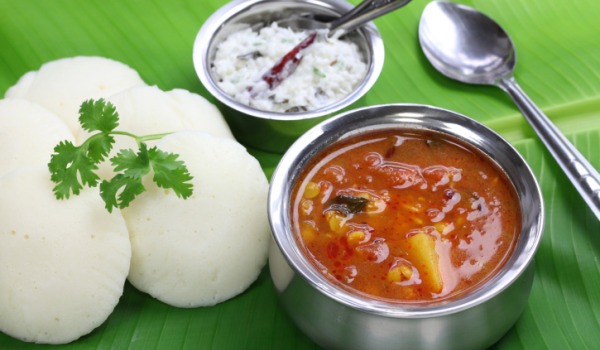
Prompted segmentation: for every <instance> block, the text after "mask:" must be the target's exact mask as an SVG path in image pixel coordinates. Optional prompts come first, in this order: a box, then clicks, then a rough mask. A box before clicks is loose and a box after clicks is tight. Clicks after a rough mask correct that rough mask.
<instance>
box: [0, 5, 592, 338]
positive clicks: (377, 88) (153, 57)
mask: <svg viewBox="0 0 600 350" xmlns="http://www.w3.org/2000/svg"><path fill="white" fill-rule="evenodd" d="M226 2H227V1H225V0H144V1H142V0H85V1H83V0H80V1H75V0H0V96H3V94H4V92H5V91H6V90H7V89H8V88H9V87H10V86H12V85H13V84H15V83H16V81H17V80H18V78H19V77H20V76H21V75H23V74H24V73H26V72H27V71H30V70H37V69H38V68H39V67H40V66H41V65H42V64H43V63H45V62H48V61H51V60H55V59H58V58H62V57H69V56H79V55H95V56H104V57H109V58H112V59H115V60H118V61H121V62H124V63H126V64H127V65H129V66H131V67H132V68H134V69H136V70H137V71H138V72H139V73H140V75H141V76H142V78H143V79H144V80H145V81H146V82H147V83H148V84H150V85H157V86H158V87H159V88H161V89H163V90H170V89H173V88H183V89H188V90H190V91H193V92H196V93H198V94H200V95H202V96H204V97H206V98H207V99H209V100H210V101H212V102H215V103H216V100H215V99H214V98H213V97H212V96H211V95H210V94H209V93H208V92H207V90H206V89H205V88H204V87H203V86H202V84H201V83H200V81H199V80H198V78H197V75H196V73H195V71H194V67H193V64H192V49H193V42H194V39H195V37H196V34H197V32H198V30H199V29H200V27H201V25H202V24H203V22H204V21H205V20H206V19H207V18H208V17H209V16H210V15H211V14H212V13H213V12H214V11H216V10H217V9H218V8H219V7H221V6H223V5H224V4H225V3H226ZM352 2H353V3H355V4H356V3H357V2H358V1H352ZM458 2H461V3H464V4H466V5H469V6H472V7H475V8H477V9H479V10H481V11H483V12H484V13H486V14H487V15H489V16H490V17H492V18H494V19H495V20H497V21H498V22H499V23H500V24H501V25H502V26H503V27H504V28H505V29H506V31H507V32H508V33H509V34H510V36H511V37H512V39H513V42H514V44H515V46H516V49H517V68H516V71H515V76H516V79H517V81H518V82H519V83H520V84H521V86H522V88H523V90H525V91H526V92H527V93H528V95H529V96H530V97H531V98H532V99H533V100H534V101H535V102H536V104H537V105H538V106H539V107H540V108H541V109H542V110H543V111H544V112H545V113H546V114H547V115H548V116H549V117H550V118H551V119H552V120H553V121H554V123H555V124H556V125H557V126H558V127H559V128H560V129H561V130H562V131H563V132H564V133H565V134H566V135H567V137H568V138H569V139H570V140H571V141H572V142H573V143H574V144H575V146H576V147H577V148H578V149H579V150H580V151H581V152H582V153H583V155H584V156H586V157H587V158H588V159H589V160H590V162H591V163H592V165H593V166H594V167H595V168H596V169H600V21H599V19H600V2H599V1H597V0H573V1H561V0H522V1H515V0H461V1H458ZM427 3H428V1H427V0H414V1H413V2H412V3H410V4H409V5H407V6H406V7H405V8H403V9H401V10H398V11H396V12H393V13H391V14H388V15H386V16H384V17H382V18H379V19H377V20H375V24H376V26H377V27H378V28H379V30H380V32H381V35H382V37H383V40H384V43H385V55H386V56H385V64H384V68H383V72H382V74H381V76H380V78H379V79H378V81H377V83H376V84H375V85H374V86H373V88H372V89H371V90H370V91H369V92H368V93H367V94H366V96H365V97H363V98H361V99H360V100H359V101H358V102H356V103H355V104H354V105H353V107H360V106H367V105H374V104H382V103H421V104H427V105H434V106H438V107H442V108H447V109H451V110H454V111H457V112H459V113H462V114H465V115H468V116H470V117H472V118H474V119H476V120H478V121H481V122H483V123H484V124H486V125H488V126H490V127H491V128H492V129H494V130H496V131H497V132H498V133H500V134H501V135H502V136H504V137H505V138H506V139H507V140H508V141H509V142H510V143H512V144H513V145H514V146H515V147H516V148H517V149H518V151H519V152H520V153H521V154H522V155H523V156H524V157H525V159H526V160H527V162H528V163H529V165H530V166H531V168H532V170H533V172H534V173H535V175H536V177H537V179H538V181H539V183H540V186H541V189H542V193H543V196H544V202H545V207H546V222H545V232H544V237H543V240H542V243H541V246H540V248H539V250H538V252H537V255H536V259H535V270H536V271H535V272H536V274H535V279H534V284H533V289H532V291H531V296H530V299H529V304H528V307H527V308H526V310H525V312H524V314H523V315H522V317H521V318H520V319H519V321H518V322H517V323H516V325H515V326H514V327H513V328H512V329H511V330H510V331H509V332H508V333H507V334H506V335H505V336H504V337H503V338H502V339H501V340H500V341H499V342H498V343H497V344H495V345H494V346H493V348H495V349H594V348H596V349H597V348H598V347H599V346H600V223H599V222H598V220H597V219H596V218H595V216H594V215H593V214H592V212H591V211H590V210H589V209H588V208H587V207H586V205H585V202H584V201H583V200H582V199H581V197H580V196H579V195H578V193H577V192H576V191H575V189H574V187H573V186H572V185H571V184H570V182H569V181H568V179H567V177H566V176H565V175H564V174H563V173H562V171H561V170H560V168H559V167H558V165H557V164H556V162H555V161H554V160H553V158H552V157H551V156H550V154H549V153H548V151H546V150H545V148H544V147H543V145H542V143H541V141H540V140H539V139H538V138H537V137H536V135H535V133H534V132H533V131H532V129H531V128H530V127H529V125H528V124H527V123H526V122H525V120H524V119H523V117H522V115H521V113H520V112H519V110H518V109H517V108H516V107H515V106H514V105H513V103H512V102H511V100H510V99H509V97H508V96H507V95H505V94H504V93H503V92H502V91H501V90H499V89H497V88H495V87H485V86H475V85H466V84H461V83H458V82H455V81H452V80H450V79H448V78H445V77H444V76H442V75H441V74H439V73H438V72H437V71H435V70H434V68H433V67H432V66H431V65H430V64H429V63H428V61H427V60H426V58H425V56H424V55H423V53H422V51H421V49H420V47H419V43H418V34H417V28H418V22H419V19H420V16H421V13H422V11H423V8H424V7H425V5H426V4H427ZM249 151H250V152H251V153H252V154H253V155H254V156H255V157H257V158H258V160H259V161H260V163H261V165H262V167H263V169H264V171H265V173H266V174H267V176H270V175H271V174H272V172H273V170H274V168H275V167H276V165H277V163H278V161H279V159H280V158H281V154H271V153H266V152H261V151H258V150H255V149H249ZM0 225H1V223H0ZM0 317H2V315H0ZM399 342H401V340H399ZM45 348H51V349H90V348H98V349H127V348H129V349H317V348H318V346H317V345H316V344H315V343H313V342H312V341H311V340H310V339H309V338H308V337H306V336H305V335H304V334H303V333H302V332H301V331H299V330H298V329H297V328H296V327H295V325H294V324H293V323H292V322H291V320H290V319H289V318H288V316H287V315H286V314H285V313H284V311H283V309H282V308H281V307H280V306H279V305H278V302H277V298H276V294H275V291H274V288H273V286H272V284H271V280H270V277H269V273H268V269H267V268H265V270H264V271H263V272H262V274H261V275H260V276H259V278H258V280H257V281H256V282H255V283H254V284H253V285H252V286H251V287H250V288H249V289H248V290H247V291H246V292H244V293H243V294H241V295H239V296H237V297H235V298H233V299H231V300H228V301H226V302H223V303H221V304H218V305H216V306H214V307H206V308H194V309H180V308H174V307H171V306H168V305H165V304H163V303H161V302H159V301H157V300H155V299H153V298H152V297H150V296H148V295H146V294H144V293H141V292H139V291H137V290H136V289H135V288H133V287H132V286H131V285H129V284H126V285H125V291H124V294H123V296H122V298H121V300H120V302H119V304H118V305H117V307H116V309H115V311H114V312H113V313H112V314H111V316H110V317H109V318H108V320H107V321H106V322H104V323H103V324H102V325H101V326H100V327H99V328H97V329H96V330H94V331H93V332H92V333H91V334H89V335H86V336H84V337H82V338H81V339H79V340H77V341H75V342H73V343H70V344H66V345H61V346H48V345H36V344H28V343H24V342H21V341H19V340H16V339H13V338H11V337H9V336H8V335H5V334H2V333H0V349H45Z"/></svg>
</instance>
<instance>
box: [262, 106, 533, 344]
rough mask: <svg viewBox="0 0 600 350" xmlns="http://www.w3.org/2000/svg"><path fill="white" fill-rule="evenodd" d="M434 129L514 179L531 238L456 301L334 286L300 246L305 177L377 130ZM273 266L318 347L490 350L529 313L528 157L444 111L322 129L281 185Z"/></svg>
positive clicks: (406, 109) (272, 204)
mask: <svg viewBox="0 0 600 350" xmlns="http://www.w3.org/2000/svg"><path fill="white" fill-rule="evenodd" d="M386 129H401V130H406V129H408V130H417V131H418V130H424V131H428V132H434V133H439V134H442V135H443V137H445V138H446V139H450V140H454V141H455V142H457V143H459V144H463V145H467V146H471V147H472V148H476V149H479V150H480V151H481V152H483V153H484V154H486V155H487V156H489V159H490V160H491V161H493V162H495V163H496V165H497V166H498V167H499V168H500V169H501V170H503V171H504V172H505V174H506V175H507V177H508V178H509V179H510V181H512V183H513V185H514V187H515V189H516V192H517V194H518V197H519V202H520V206H521V212H522V231H521V232H520V236H519V239H518V242H517V244H516V247H515V249H514V251H513V253H512V255H511V257H510V259H509V260H508V261H507V262H506V264H505V265H504V267H503V268H502V269H501V270H500V271H499V272H498V273H497V274H495V275H494V276H492V277H491V278H490V279H489V280H488V281H487V282H485V283H483V284H482V285H481V286H480V287H478V288H476V289H475V290H472V291H470V292H469V293H468V294H465V295H462V296H460V297H457V298H456V299H450V300H445V301H443V302H437V303H435V302H433V303H430V304H424V305H423V304H417V305H408V304H400V303H389V302H385V301H379V300H375V299H369V298H366V297H364V296H360V295H358V294H354V293H351V292H349V291H347V290H345V289H342V288H340V287H339V286H337V285H336V284H334V283H332V282H330V281H329V280H328V279H327V278H326V277H324V276H323V275H322V274H321V273H320V272H319V271H317V270H316V269H315V268H314V267H313V265H312V264H311V263H310V262H309V261H308V260H307V258H306V257H305V256H304V254H303V252H302V250H301V249H300V247H299V246H298V245H297V237H295V234H294V233H293V231H292V223H291V217H290V215H291V214H290V205H291V204H290V202H291V198H290V195H291V191H292V188H293V185H294V183H295V182H296V181H297V179H298V177H299V175H300V174H301V172H302V169H303V168H304V167H305V166H306V165H307V164H308V163H309V162H310V160H311V159H312V158H313V157H315V156H316V155H317V154H319V152H320V151H321V150H323V149H324V148H325V147H327V146H329V145H331V144H333V143H335V142H337V141H338V140H342V139H344V138H346V137H349V136H352V135H357V134H360V133H364V132H369V131H373V130H386ZM268 212H269V220H270V225H271V229H272V232H273V238H274V239H273V242H274V243H273V244H272V245H271V248H270V253H269V254H270V255H269V267H270V272H271V276H272V280H273V283H274V285H275V288H276V290H277V294H278V297H279V299H280V301H281V303H282V305H283V307H284V308H285V310H286V311H287V312H288V313H289V315H290V316H291V318H292V319H293V320H294V322H295V323H296V324H297V325H298V327H299V328H300V329H302V330H303V331H304V332H305V333H306V334H307V335H308V336H309V337H310V338H312V339H313V340H314V341H315V342H316V343H318V344H319V345H321V346H323V347H325V348H338V349H461V350H464V349H483V348H486V347H488V346H490V345H492V344H493V343H495V342H496V341H497V340H498V339H500V338H501V337H502V335H504V334H505V333H506V332H507V331H508V330H509V329H510V328H511V327H512V326H513V324H514V323H515V322H516V321H517V319H518V318H519V316H520V315H521V313H522V312H523V310H524V309H525V307H526V304H527V300H528V297H529V293H530V290H531V286H532V281H533V274H534V264H533V258H534V254H535V252H536V250H537V247H538V245H539V243H540V240H541V238H542V231H543V222H544V208H543V201H542V197H541V193H540V189H539V186H538V184H537V182H536V179H535V177H534V175H533V173H532V172H531V170H530V168H529V167H528V165H527V163H526V162H525V161H524V160H523V158H522V157H521V156H520V155H519V153H518V152H517V151H516V150H515V149H514V148H513V147H512V146H511V145H510V144H508V143H507V142H506V141H505V140H504V139H503V138H501V137H500V136H499V135H497V134H496V133H495V132H493V131H491V130H490V129H488V128H487V127H485V126H484V125H482V124H480V123H478V122H476V121H474V120H473V119H470V118H468V117H465V116H463V115H460V114H457V113H454V112H451V111H448V110H443V109H439V108H434V107H429V106H423V105H411V104H395V105H381V106H373V107H366V108H361V109H357V110H354V111H350V112H347V113H344V114H341V115H339V116H336V117H332V118H330V119H328V120H327V121H325V122H322V123H321V124H319V125H317V126H315V127H314V128H312V129H311V130H309V131H308V132H307V133H306V134H304V135H303V136H302V137H300V138H299V139H298V140H297V141H296V142H295V143H294V144H293V145H292V146H291V147H290V148H289V150H288V151H287V152H286V153H285V155H284V156H283V158H282V160H281V162H280V163H279V165H278V167H277V169H276V170H275V173H274V174H273V177H272V179H271V187H270V192H269V200H268Z"/></svg>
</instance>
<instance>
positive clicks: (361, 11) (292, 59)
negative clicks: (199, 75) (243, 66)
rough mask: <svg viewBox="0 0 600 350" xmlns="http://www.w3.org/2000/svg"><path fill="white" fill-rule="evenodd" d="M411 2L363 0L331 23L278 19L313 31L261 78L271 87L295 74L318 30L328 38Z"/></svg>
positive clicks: (349, 30)
mask: <svg viewBox="0 0 600 350" xmlns="http://www.w3.org/2000/svg"><path fill="white" fill-rule="evenodd" d="M409 2H411V0H364V1H363V2H361V3H360V4H358V5H357V6H356V7H354V8H353V9H352V10H350V11H348V12H346V13H345V14H343V15H342V16H341V17H339V18H337V19H335V20H333V21H331V22H321V21H318V20H315V19H311V18H307V17H292V18H289V19H285V20H280V21H278V25H279V26H286V27H290V28H295V29H308V30H311V33H310V34H309V35H308V36H307V37H306V38H305V39H304V40H302V41H301V42H300V43H299V44H298V45H296V46H295V47H294V48H292V49H291V50H290V51H289V52H288V53H286V54H285V55H284V56H283V57H282V58H281V59H280V60H279V61H278V62H277V63H275V65H273V67H271V69H269V70H268V71H267V72H265V74H263V76H262V81H264V82H266V83H267V88H268V89H270V90H272V89H274V88H276V87H277V86H278V85H279V84H281V82H282V81H283V80H284V79H285V78H287V77H289V76H290V75H291V74H292V73H294V71H295V70H296V68H297V67H298V65H299V64H300V61H301V60H302V56H303V55H304V51H305V50H306V49H307V48H308V47H310V46H311V45H312V44H313V43H314V42H315V40H316V38H317V35H318V32H319V31H321V30H325V31H326V34H325V35H326V37H327V38H333V37H338V36H341V35H344V34H346V33H348V32H351V31H352V30H354V29H356V28H358V27H360V26H361V25H363V24H365V23H367V22H369V21H371V20H373V19H375V18H378V17H380V16H383V15H385V14H387V13H389V12H391V11H394V10H397V9H399V8H401V7H403V6H404V5H406V4H408V3H409Z"/></svg>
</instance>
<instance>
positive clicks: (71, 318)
mask: <svg viewBox="0 0 600 350" xmlns="http://www.w3.org/2000/svg"><path fill="white" fill-rule="evenodd" d="M52 187H53V184H52V182H50V179H49V176H48V170H47V169H46V168H45V167H35V168H19V169H17V170H15V171H12V172H10V173H8V174H5V175H4V176H2V177H0V222H1V223H2V225H1V226H0V331H2V332H4V333H6V334H8V335H10V336H12V337H15V338H18V339H21V340H24V341H28V342H35V343H50V344H60V343H67V342H70V341H73V340H75V339H78V338H79V337H81V336H82V335H85V334H87V333H89V332H91V331H92V330H93V329H95V328H96V327H98V326H99V325H100V324H102V323H103V322H104V321H105V320H106V318H107V317H108V316H109V315H110V313H111V312H112V311H113V309H114V308H115V306H116V305H117V302H118V301H119V298H120V296H121V295H122V293H123V286H124V282H125V279H126V276H127V273H128V271H129V262H130V257H131V246H130V244H129V239H128V235H127V229H126V226H125V222H124V221H123V218H122V216H121V215H120V213H119V212H118V211H117V212H116V213H113V214H109V213H108V212H107V211H106V210H105V209H104V203H103V202H102V200H101V199H100V197H99V196H98V193H97V190H84V191H82V192H81V194H80V195H79V196H75V197H72V198H70V199H69V200H63V201H57V200H56V198H54V194H53V193H52Z"/></svg>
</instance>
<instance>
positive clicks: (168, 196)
mask: <svg viewBox="0 0 600 350" xmlns="http://www.w3.org/2000/svg"><path fill="white" fill-rule="evenodd" d="M157 146H158V148H159V149H161V150H163V151H167V152H173V153H177V154H180V155H181V157H180V159H181V160H183V161H184V162H185V163H186V165H187V167H188V170H189V172H190V173H191V174H192V176H194V178H193V180H192V184H193V186H194V194H193V195H192V196H191V197H190V198H187V199H186V200H181V199H180V198H177V196H175V195H174V194H173V193H171V191H168V190H164V189H160V188H158V187H156V186H155V185H154V184H152V183H150V181H146V182H145V183H144V186H145V187H146V189H147V192H145V193H142V194H141V195H140V196H139V197H138V198H137V199H136V200H135V201H133V202H132V203H131V204H130V206H129V207H128V208H125V209H123V210H122V212H123V216H124V217H125V221H126V222H127V227H128V229H129V235H130V239H131V246H132V261H131V270H130V272H129V277H128V278H129V281H130V282H131V283H132V284H133V285H134V286H135V287H136V288H138V289H139V290H141V291H143V292H146V293H148V294H150V295H152V296H153V297H155V298H157V299H159V300H161V301H163V302H165V303H167V304H170V305H173V306H178V307H196V306H209V305H214V304H216V303H218V302H221V301H224V300H226V299H229V298H231V297H233V296H236V295H238V294H240V293H241V292H243V291H244V290H245V289H246V288H248V287H249V286H250V284H251V283H252V282H253V281H254V280H255V279H256V278H257V277H258V275H259V273H260V271H261V269H262V267H263V266H264V264H265V263H266V256H267V248H268V242H269V227H268V219H267V208H266V197H267V192H268V182H267V179H266V177H265V175H264V173H263V171H262V169H261V167H260V165H259V163H258V161H257V160H256V159H255V158H254V157H252V156H251V155H250V154H248V153H247V152H246V150H245V148H244V147H243V146H241V145H240V144H238V143H237V142H235V141H233V140H231V139H226V138H217V137H214V136H211V135H209V134H206V133H202V132H191V131H188V132H177V133H174V134H171V135H168V136H166V137H165V138H163V139H162V140H160V141H159V143H158V144H157ZM146 180H148V179H146Z"/></svg>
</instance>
